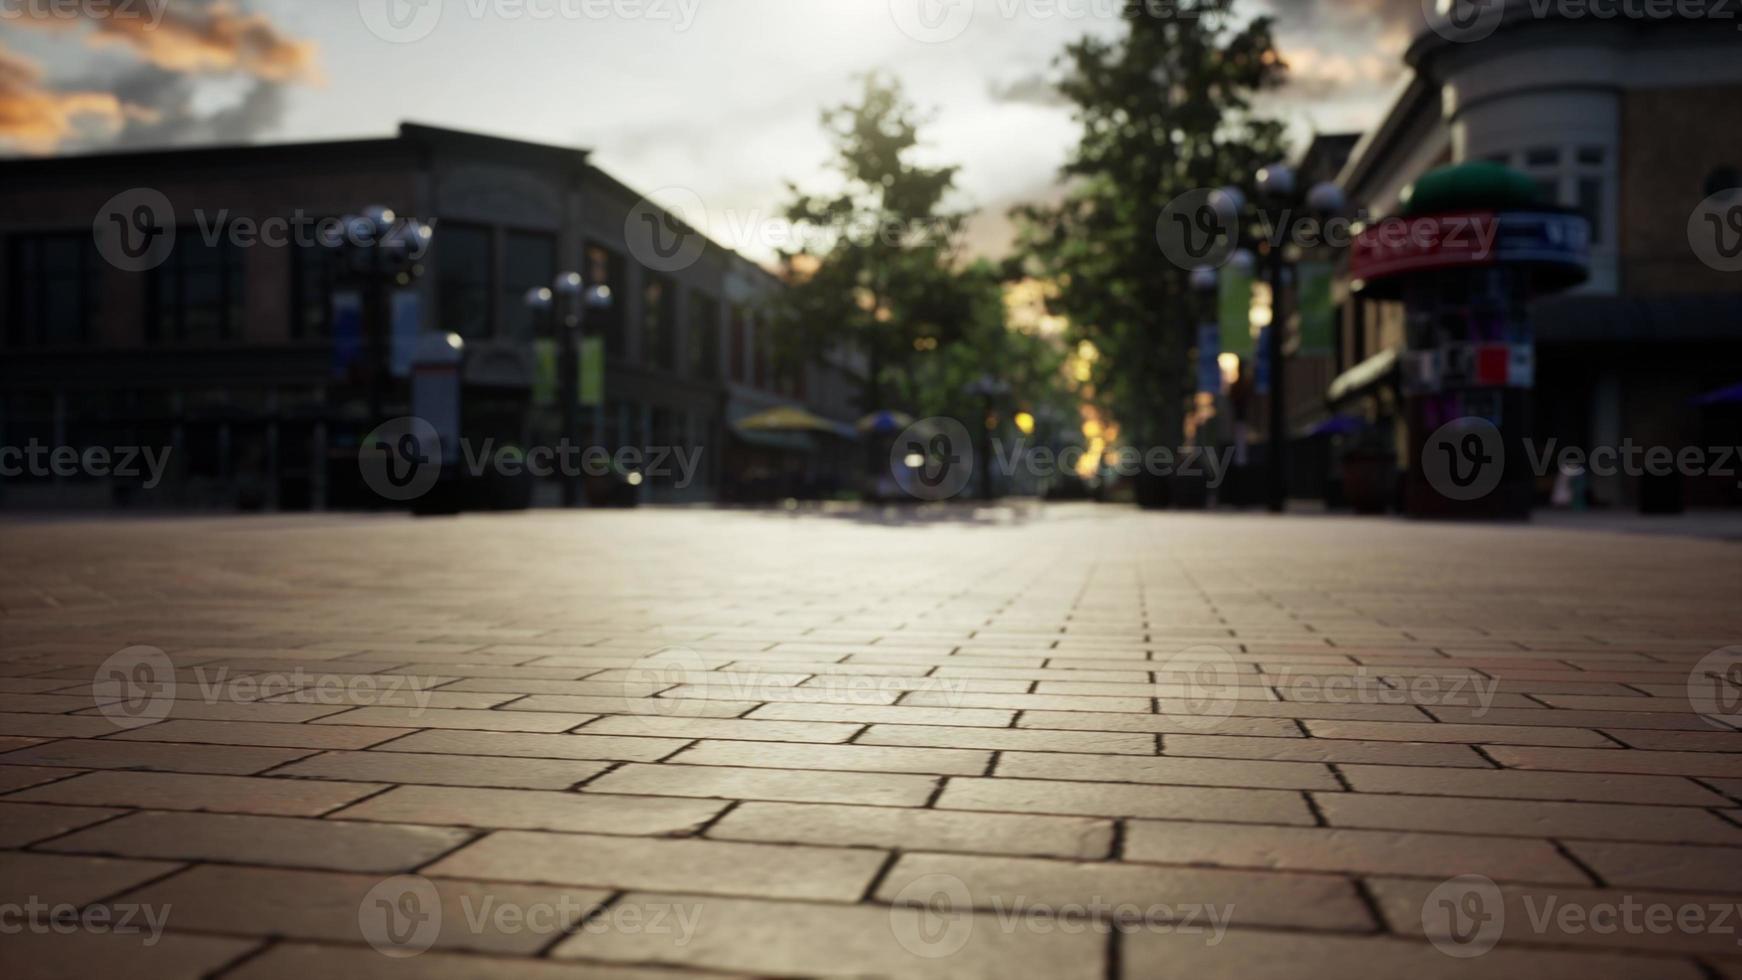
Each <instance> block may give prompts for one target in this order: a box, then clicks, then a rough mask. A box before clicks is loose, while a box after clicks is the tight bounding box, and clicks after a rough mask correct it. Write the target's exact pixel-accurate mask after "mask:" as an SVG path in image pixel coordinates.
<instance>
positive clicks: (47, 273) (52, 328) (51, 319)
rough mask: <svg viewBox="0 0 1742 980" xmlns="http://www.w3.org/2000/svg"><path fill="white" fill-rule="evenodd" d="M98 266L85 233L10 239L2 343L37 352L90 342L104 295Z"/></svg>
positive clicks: (23, 236) (25, 236) (96, 257)
mask: <svg viewBox="0 0 1742 980" xmlns="http://www.w3.org/2000/svg"><path fill="white" fill-rule="evenodd" d="M101 261H102V260H101V259H100V258H98V256H97V247H96V243H95V242H94V241H93V240H92V238H91V236H90V234H88V233H87V234H65V235H59V234H57V235H20V236H17V237H14V238H12V239H11V241H10V247H9V248H8V249H7V269H8V275H7V279H8V283H9V288H8V289H7V293H8V295H9V297H10V302H9V303H8V304H7V310H6V342H7V343H8V344H10V345H11V346H13V347H40V346H60V345H65V344H82V343H85V342H86V341H88V340H90V339H91V334H92V323H93V321H94V320H95V319H96V314H97V310H98V308H99V306H100V305H101V304H100V301H101V298H102V295H103V290H102V283H101V278H102V269H101Z"/></svg>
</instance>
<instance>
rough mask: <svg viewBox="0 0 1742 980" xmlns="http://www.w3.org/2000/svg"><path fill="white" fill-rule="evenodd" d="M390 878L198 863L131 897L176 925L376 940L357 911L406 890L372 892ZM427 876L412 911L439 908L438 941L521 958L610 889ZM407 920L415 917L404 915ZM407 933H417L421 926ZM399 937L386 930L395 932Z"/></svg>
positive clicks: (228, 931) (440, 944)
mask: <svg viewBox="0 0 1742 980" xmlns="http://www.w3.org/2000/svg"><path fill="white" fill-rule="evenodd" d="M393 877H394V876H390V875H378V874H376V875H370V874H338V873H334V872H330V871H289V870H279V869H273V868H238V867H229V866H225V865H215V864H212V865H200V866H198V867H194V868H190V869H188V870H187V871H183V872H182V873H180V874H178V875H175V876H174V877H172V878H168V879H166V880H164V881H160V882H158V883H156V884H153V885H148V886H146V887H144V888H141V889H138V890H136V891H134V892H131V893H129V894H128V895H127V901H130V902H140V903H148V904H153V905H160V906H162V905H167V906H169V908H170V909H171V915H172V917H173V918H172V921H173V923H174V927H175V928H176V929H183V930H193V931H198V932H202V933H221V934H225V935H236V936H268V935H272V936H289V937H292V938H295V939H315V940H327V941H330V942H341V943H352V944H357V945H362V944H364V943H366V942H368V939H369V936H368V935H366V934H365V933H364V932H363V927H362V924H361V923H362V921H363V917H362V916H360V915H359V910H360V909H361V908H362V907H363V906H364V903H365V901H366V900H367V901H369V902H376V901H391V900H395V899H397V897H398V896H400V895H403V894H406V893H405V891H403V890H401V889H394V888H392V886H391V885H390V886H389V887H388V890H387V891H385V892H376V893H375V894H371V890H372V889H375V888H377V886H381V885H382V884H383V883H384V882H388V881H390V880H391V879H392V878H393ZM428 880H429V886H428V887H429V888H430V889H431V893H432V896H433V897H432V899H431V900H430V904H429V906H427V907H419V908H418V909H417V910H416V912H415V913H414V914H415V915H419V916H421V915H427V914H429V912H428V911H425V908H429V909H431V910H433V909H434V908H439V909H440V910H441V912H440V915H439V916H437V917H436V918H435V919H434V920H433V921H434V922H436V924H437V925H436V929H437V931H436V933H435V935H434V936H433V937H432V942H433V943H434V945H435V946H436V947H437V948H440V949H465V950H477V951H481V952H490V953H511V954H516V955H520V956H530V955H533V954H535V953H537V952H538V951H539V950H540V949H542V948H543V947H545V946H546V945H549V944H550V943H552V942H554V941H556V939H557V938H558V937H559V936H560V935H562V932H563V930H562V929H561V928H560V924H561V922H562V921H563V920H562V918H561V916H562V914H563V910H564V909H567V910H569V912H568V915H569V917H570V919H571V920H575V921H576V922H578V921H579V919H580V918H581V917H583V916H584V915H585V914H586V913H587V911H589V910H591V909H593V908H595V907H597V906H598V904H599V903H600V902H602V901H604V900H605V898H606V897H608V895H609V893H608V892H606V891H603V890H600V889H593V888H574V887H551V886H543V885H523V884H516V883H512V882H504V881H452V880H444V879H439V878H430V879H428ZM504 908H506V909H508V910H510V915H512V913H513V910H524V911H530V910H533V909H539V910H541V911H542V910H549V911H548V913H547V914H540V915H537V916H536V917H528V918H525V919H523V920H521V921H515V920H513V919H512V918H509V919H504V918H503V917H501V916H500V915H499V914H498V912H499V910H501V909H504ZM534 923H538V925H539V926H541V927H535V925H534ZM401 924H402V925H406V926H411V925H412V923H409V922H404V921H403V920H401ZM383 931H384V932H385V930H383ZM407 935H408V938H410V937H415V935H416V933H415V932H411V933H408V934H407ZM392 936H393V933H391V932H387V933H386V938H387V939H388V940H391V939H392ZM377 938H379V937H377ZM365 948H367V947H365ZM389 948H393V947H391V946H390V947H389Z"/></svg>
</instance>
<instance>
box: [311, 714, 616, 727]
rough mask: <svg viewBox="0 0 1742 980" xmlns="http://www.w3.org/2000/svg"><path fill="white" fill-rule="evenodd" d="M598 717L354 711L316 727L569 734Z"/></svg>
mask: <svg viewBox="0 0 1742 980" xmlns="http://www.w3.org/2000/svg"><path fill="white" fill-rule="evenodd" d="M595 717H597V716H596V715H577V714H552V713H550V712H545V711H538V712H535V711H530V710H527V711H469V710H466V709H464V708H452V709H442V708H428V709H420V708H351V709H349V710H347V711H345V712H344V713H343V714H340V715H337V716H329V717H328V718H325V719H322V720H320V721H318V722H317V724H335V725H386V726H390V727H393V728H465V729H474V730H479V731H497V732H566V731H568V730H569V729H571V728H574V727H575V726H577V725H581V724H584V723H586V722H589V721H592V720H593V719H594V718H595Z"/></svg>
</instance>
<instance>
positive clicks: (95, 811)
mask: <svg viewBox="0 0 1742 980" xmlns="http://www.w3.org/2000/svg"><path fill="white" fill-rule="evenodd" d="M126 812H127V811H126V810H108V809H103V808H101V807H94V806H54V805H53V804H48V803H11V802H6V801H0V847H23V846H24V845H26V844H31V843H34V842H36V841H39V840H45V839H47V838H50V837H58V836H59V835H61V834H64V833H66V832H67V831H69V830H77V829H78V828H80V827H86V826H89V825H91V824H94V823H101V822H102V821H104V820H108V819H109V818H111V817H117V816H120V815H121V814H123V813H126Z"/></svg>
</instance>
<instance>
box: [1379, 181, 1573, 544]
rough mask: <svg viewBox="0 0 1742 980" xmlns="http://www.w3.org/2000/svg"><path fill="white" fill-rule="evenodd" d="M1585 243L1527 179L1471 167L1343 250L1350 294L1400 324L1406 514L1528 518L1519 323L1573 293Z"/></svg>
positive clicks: (1529, 345) (1524, 364)
mask: <svg viewBox="0 0 1742 980" xmlns="http://www.w3.org/2000/svg"><path fill="white" fill-rule="evenodd" d="M1590 238H1591V232H1590V226H1589V224H1588V223H1587V222H1586V220H1585V219H1584V218H1583V217H1582V216H1580V215H1579V214H1577V213H1575V212H1573V211H1570V210H1568V209H1565V208H1560V207H1555V206H1551V205H1545V204H1541V203H1539V202H1538V200H1537V193H1536V184H1535V182H1534V181H1533V180H1532V179H1531V178H1530V177H1529V176H1528V175H1526V174H1523V173H1520V172H1518V171H1516V170H1512V169H1509V168H1507V167H1503V166H1500V165H1499V164H1494V163H1485V162H1484V163H1464V164H1458V165H1455V166H1450V167H1442V168H1440V169H1438V170H1434V171H1432V172H1431V173H1428V174H1425V175H1423V176H1422V177H1421V178H1420V179H1419V180H1417V181H1416V182H1415V184H1414V185H1413V186H1411V187H1410V188H1409V189H1408V190H1406V191H1405V192H1404V195H1403V206H1402V208H1401V210H1400V212H1399V213H1398V214H1397V215H1395V216H1392V217H1387V218H1384V219H1382V220H1378V221H1375V222H1373V223H1371V224H1370V225H1369V226H1368V227H1366V228H1364V229H1362V231H1361V233H1360V235H1359V236H1357V238H1356V240H1355V242H1354V246H1353V248H1352V249H1351V250H1350V255H1349V286H1350V289H1351V291H1353V292H1355V293H1358V294H1360V295H1362V296H1366V297H1369V298H1373V299H1390V300H1398V301H1401V302H1402V303H1403V306H1404V311H1405V346H1404V350H1403V351H1402V353H1401V355H1400V365H1399V367H1400V375H1401V380H1400V386H1401V389H1402V395H1403V402H1404V412H1405V416H1406V420H1407V425H1408V430H1409V436H1408V439H1409V441H1408V446H1409V450H1410V452H1409V456H1410V458H1409V465H1408V469H1407V472H1406V475H1405V483H1404V512H1405V513H1406V514H1408V515H1410V516H1412V517H1448V518H1452V517H1471V518H1513V519H1521V518H1526V517H1528V516H1529V515H1530V507H1531V497H1532V485H1533V474H1532V473H1531V471H1530V467H1529V457H1528V454H1527V453H1526V452H1525V446H1524V439H1525V436H1526V435H1527V434H1528V433H1529V432H1530V411H1531V389H1532V388H1533V387H1534V384H1535V374H1536V348H1535V344H1534V338H1533V335H1532V331H1531V326H1530V317H1529V313H1528V309H1529V305H1530V303H1531V301H1532V300H1534V299H1536V298H1537V297H1540V296H1545V295H1548V294H1551V293H1554V292H1559V291H1562V290H1565V289H1569V288H1571V287H1573V286H1576V285H1578V284H1579V283H1581V282H1583V281H1584V280H1585V278H1586V276H1587V274H1588V271H1589V266H1590Z"/></svg>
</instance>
